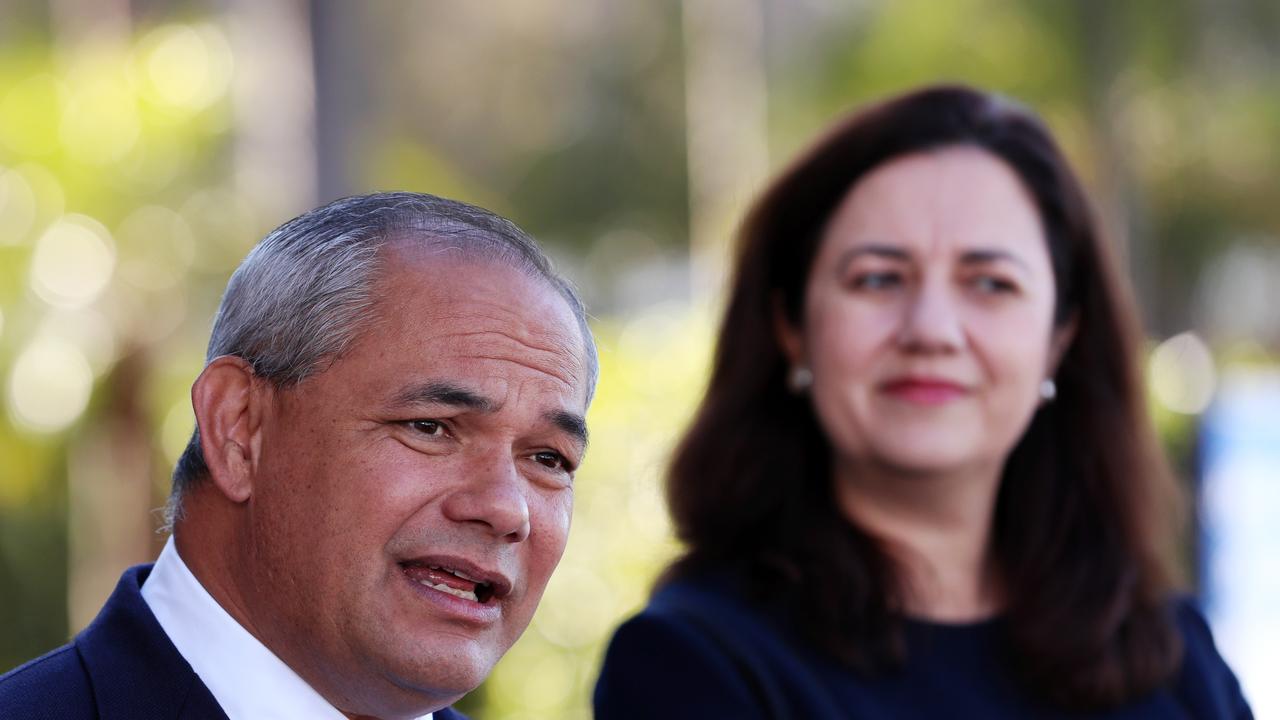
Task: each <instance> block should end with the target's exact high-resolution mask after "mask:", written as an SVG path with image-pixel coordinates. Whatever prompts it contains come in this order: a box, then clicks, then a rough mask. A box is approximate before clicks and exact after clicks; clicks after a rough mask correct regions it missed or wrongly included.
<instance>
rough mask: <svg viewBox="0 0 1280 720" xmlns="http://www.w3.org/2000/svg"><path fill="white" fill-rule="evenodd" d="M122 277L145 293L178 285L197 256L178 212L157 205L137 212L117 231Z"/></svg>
mask: <svg viewBox="0 0 1280 720" xmlns="http://www.w3.org/2000/svg"><path fill="white" fill-rule="evenodd" d="M116 244H117V246H118V247H119V249H120V256H121V257H120V276H121V278H123V279H124V280H126V281H128V282H129V283H130V284H131V285H133V286H135V287H137V288H139V289H142V290H165V289H168V288H171V287H173V286H174V285H176V284H178V283H179V282H180V281H181V280H182V278H183V275H184V274H185V273H186V271H187V268H189V267H190V266H191V260H192V258H193V257H194V256H195V238H194V237H193V235H192V232H191V228H190V226H188V225H187V221H186V220H185V219H183V217H182V216H181V215H179V214H178V213H176V212H174V211H172V210H169V209H168V208H163V207H159V206H155V205H151V206H147V207H142V208H139V209H137V210H135V211H134V212H133V213H131V214H130V215H129V217H127V218H125V219H124V222H122V223H120V227H119V229H118V230H117V232H116Z"/></svg>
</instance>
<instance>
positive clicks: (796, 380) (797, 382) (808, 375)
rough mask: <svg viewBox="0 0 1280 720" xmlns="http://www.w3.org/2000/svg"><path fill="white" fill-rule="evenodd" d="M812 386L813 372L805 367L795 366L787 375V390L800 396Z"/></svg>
mask: <svg viewBox="0 0 1280 720" xmlns="http://www.w3.org/2000/svg"><path fill="white" fill-rule="evenodd" d="M812 385H813V371H812V370H810V369H809V368H808V366H806V365H796V366H794V367H792V368H791V372H789V373H787V389H789V390H791V392H793V393H795V394H797V395H800V394H802V393H804V391H806V390H808V389H809V388H810V387H811V386H812Z"/></svg>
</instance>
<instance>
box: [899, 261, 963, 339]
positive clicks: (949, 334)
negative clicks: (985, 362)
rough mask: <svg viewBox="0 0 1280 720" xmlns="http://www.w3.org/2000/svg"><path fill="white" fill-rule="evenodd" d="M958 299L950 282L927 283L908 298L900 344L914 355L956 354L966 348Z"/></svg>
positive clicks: (923, 283)
mask: <svg viewBox="0 0 1280 720" xmlns="http://www.w3.org/2000/svg"><path fill="white" fill-rule="evenodd" d="M957 303H958V298H956V297H955V296H954V293H952V292H951V289H950V287H949V286H948V285H947V283H946V282H944V281H942V280H940V279H933V280H927V281H925V282H922V283H921V284H920V285H918V286H917V287H916V289H915V292H914V293H911V294H910V295H909V296H908V299H907V302H906V306H905V307H904V308H903V315H902V323H901V326H900V327H899V330H898V344H899V346H900V347H901V348H902V349H903V350H907V351H910V352H954V351H956V350H959V349H960V348H961V347H963V346H964V342H965V337H964V327H963V324H962V323H961V320H960V308H959V307H958V304H957Z"/></svg>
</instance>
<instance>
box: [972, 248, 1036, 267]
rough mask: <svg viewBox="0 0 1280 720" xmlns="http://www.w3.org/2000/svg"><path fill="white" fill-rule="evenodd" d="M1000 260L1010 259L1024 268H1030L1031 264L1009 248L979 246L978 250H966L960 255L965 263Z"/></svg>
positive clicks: (975, 263)
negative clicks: (997, 248) (999, 248)
mask: <svg viewBox="0 0 1280 720" xmlns="http://www.w3.org/2000/svg"><path fill="white" fill-rule="evenodd" d="M1000 260H1008V261H1009V262H1011V263H1013V264H1015V265H1020V266H1022V268H1023V269H1024V270H1030V269H1031V268H1030V266H1028V265H1027V262H1026V261H1025V260H1023V259H1022V258H1020V257H1018V256H1017V255H1014V254H1013V253H1011V252H1009V251H1008V250H996V249H988V248H979V249H977V250H966V251H965V252H964V253H962V254H961V255H960V262H961V264H964V265H983V264H986V263H993V262H997V261H1000Z"/></svg>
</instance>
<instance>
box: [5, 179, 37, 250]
mask: <svg viewBox="0 0 1280 720" xmlns="http://www.w3.org/2000/svg"><path fill="white" fill-rule="evenodd" d="M35 220H36V194H35V192H34V191H33V190H32V189H31V185H30V184H29V183H28V182H27V181H26V179H25V178H23V177H22V175H21V174H20V173H18V172H17V171H15V170H6V169H0V245H17V244H18V243H20V242H22V241H23V240H25V239H26V237H27V233H28V232H30V231H31V226H32V225H34V224H35Z"/></svg>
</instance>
